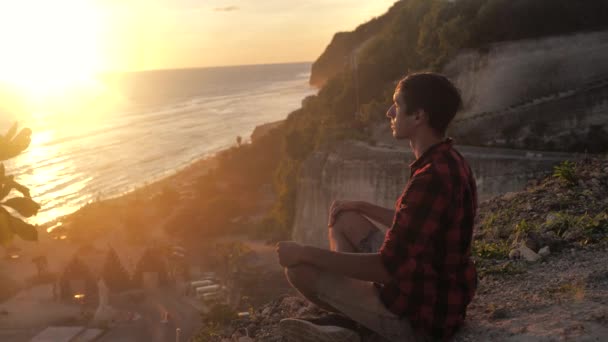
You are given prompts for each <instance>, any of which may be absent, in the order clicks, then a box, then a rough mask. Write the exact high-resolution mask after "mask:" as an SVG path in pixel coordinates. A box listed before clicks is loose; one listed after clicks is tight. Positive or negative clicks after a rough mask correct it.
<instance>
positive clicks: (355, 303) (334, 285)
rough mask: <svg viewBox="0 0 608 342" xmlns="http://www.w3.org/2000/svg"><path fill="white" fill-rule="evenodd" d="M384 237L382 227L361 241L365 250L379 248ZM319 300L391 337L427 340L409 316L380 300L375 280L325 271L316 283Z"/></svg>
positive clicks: (394, 338) (370, 251)
mask: <svg viewBox="0 0 608 342" xmlns="http://www.w3.org/2000/svg"><path fill="white" fill-rule="evenodd" d="M383 241H384V233H382V232H381V231H377V232H374V233H372V234H370V236H368V237H367V238H365V239H363V241H361V244H360V246H359V249H360V250H361V251H362V252H367V253H373V252H377V251H378V250H379V249H380V246H382V243H383ZM315 289H316V293H317V297H318V298H319V300H321V301H323V302H325V303H327V304H329V305H331V306H332V307H333V308H335V309H337V310H339V311H340V312H341V313H343V314H344V315H346V316H348V317H349V318H351V319H352V320H354V321H356V322H358V323H359V324H361V325H363V326H365V327H366V328H368V329H370V330H372V331H374V332H376V333H377V334H379V335H381V336H383V337H385V338H386V339H388V340H389V341H403V342H407V341H425V339H424V338H422V337H419V336H417V335H416V334H415V333H414V332H413V330H412V327H411V326H410V323H409V322H408V321H407V319H406V318H401V317H398V316H397V315H395V314H394V313H392V312H391V311H389V310H388V309H387V308H386V306H384V303H382V301H381V300H380V297H379V294H378V289H377V288H376V286H375V285H374V283H373V282H369V281H361V280H357V279H352V278H347V277H343V276H337V275H334V274H329V273H326V272H322V273H321V275H320V276H319V278H318V279H317V282H316V284H315Z"/></svg>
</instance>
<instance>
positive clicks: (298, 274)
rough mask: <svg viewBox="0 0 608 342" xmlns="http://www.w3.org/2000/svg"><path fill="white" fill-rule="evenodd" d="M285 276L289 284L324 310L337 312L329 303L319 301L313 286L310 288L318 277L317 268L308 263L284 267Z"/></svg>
mask: <svg viewBox="0 0 608 342" xmlns="http://www.w3.org/2000/svg"><path fill="white" fill-rule="evenodd" d="M285 276H286V277H287V280H288V281H289V283H290V284H291V286H293V287H294V288H295V289H296V290H298V292H300V293H301V294H302V295H303V296H304V297H305V298H306V299H308V300H309V301H311V302H312V303H314V304H316V305H317V306H319V307H320V308H322V309H324V310H327V311H331V312H339V311H338V310H336V309H335V308H333V307H332V306H330V305H329V304H327V303H325V302H323V301H321V300H320V299H319V298H318V297H317V294H316V293H315V290H314V288H312V286H314V285H313V284H315V282H316V280H317V278H318V277H319V270H318V269H317V268H315V267H313V266H309V265H298V266H294V267H289V268H285ZM311 285H312V286H311Z"/></svg>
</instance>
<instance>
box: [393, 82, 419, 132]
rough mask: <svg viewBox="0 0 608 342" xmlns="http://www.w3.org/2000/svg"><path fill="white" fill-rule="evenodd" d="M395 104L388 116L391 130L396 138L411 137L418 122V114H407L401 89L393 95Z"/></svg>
mask: <svg viewBox="0 0 608 342" xmlns="http://www.w3.org/2000/svg"><path fill="white" fill-rule="evenodd" d="M393 102H394V103H393V106H392V107H391V108H390V109H389V110H388V112H387V113H386V116H387V117H388V118H389V119H391V130H392V131H393V137H394V138H395V139H411V138H412V136H413V133H414V131H415V128H416V125H417V124H418V122H417V120H416V119H415V118H416V115H415V114H414V113H412V114H411V115H408V114H406V111H407V110H406V108H405V102H404V101H403V96H401V93H400V91H396V92H395V94H394V95H393Z"/></svg>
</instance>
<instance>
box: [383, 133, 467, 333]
mask: <svg viewBox="0 0 608 342" xmlns="http://www.w3.org/2000/svg"><path fill="white" fill-rule="evenodd" d="M410 168H411V175H410V179H409V181H408V183H407V185H406V187H405V190H404V191H403V194H402V195H401V197H400V198H399V199H398V200H397V202H396V205H395V206H396V208H395V209H396V211H395V217H394V219H393V225H392V227H391V229H389V230H388V232H387V233H386V237H385V240H384V244H383V245H382V247H381V249H380V255H381V258H382V262H383V263H384V265H385V267H386V269H387V270H388V272H389V273H390V274H391V275H392V277H393V281H392V282H391V283H389V284H385V285H384V286H382V287H381V288H380V298H381V299H382V301H383V302H384V304H385V305H386V307H387V308H388V309H389V310H391V311H392V312H394V313H395V314H397V315H400V316H405V317H407V318H408V319H409V322H410V323H411V325H412V327H413V328H414V329H415V330H417V331H418V332H420V333H422V334H424V335H426V336H428V337H432V338H433V339H438V340H448V339H450V338H451V337H452V336H453V335H454V333H455V332H456V330H457V329H458V327H459V326H460V325H461V324H462V323H463V321H464V318H465V314H466V308H467V305H468V304H469V302H470V301H471V299H472V298H473V295H474V294H475V289H476V286H477V273H476V270H475V265H474V264H473V262H472V260H471V258H470V256H471V240H472V235H473V220H474V218H475V213H476V211H477V191H476V186H475V179H474V178H473V173H472V171H471V168H470V167H469V165H468V164H467V162H466V161H465V160H464V158H463V157H462V155H461V154H460V153H458V152H457V151H456V150H455V149H454V148H453V147H452V139H450V138H447V139H446V140H444V141H442V142H440V143H439V144H436V145H434V146H432V147H431V148H429V149H428V150H427V151H426V152H425V153H424V154H423V155H422V156H420V158H418V159H417V160H416V161H415V162H413V163H412V164H411V165H410Z"/></svg>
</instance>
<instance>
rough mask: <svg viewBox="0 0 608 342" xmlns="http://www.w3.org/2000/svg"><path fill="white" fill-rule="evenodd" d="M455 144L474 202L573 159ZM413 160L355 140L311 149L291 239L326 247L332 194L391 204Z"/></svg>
mask: <svg viewBox="0 0 608 342" xmlns="http://www.w3.org/2000/svg"><path fill="white" fill-rule="evenodd" d="M403 144H404V145H405V144H406V143H403ZM456 149H457V150H458V151H460V152H461V153H462V154H463V155H464V157H465V158H466V159H467V161H468V162H469V165H470V166H471V168H472V169H473V172H474V174H475V178H476V181H477V189H478V192H479V197H480V198H479V199H480V201H483V200H485V199H488V198H491V197H493V196H496V195H500V194H504V193H506V192H511V191H518V190H521V189H523V188H524V187H525V185H526V184H527V183H528V181H529V180H531V179H537V178H539V177H542V176H546V175H549V174H551V173H552V170H553V166H554V165H556V164H557V163H559V162H561V161H563V160H575V159H576V158H578V156H576V155H572V154H566V153H548V152H538V151H525V150H510V149H496V148H483V147H468V146H456ZM413 160H414V155H413V153H411V151H410V149H409V147H390V148H389V147H373V146H369V145H366V144H364V143H361V142H344V143H341V144H340V145H338V146H335V147H334V148H332V150H331V151H318V152H315V153H313V154H312V155H311V156H310V157H309V158H308V159H307V160H306V161H305V162H304V164H303V166H302V170H301V172H300V177H299V179H298V188H297V196H296V215H295V221H294V227H293V239H294V240H296V241H298V242H302V243H305V244H310V245H314V246H318V247H323V248H327V247H328V246H329V243H328V239H327V218H328V214H329V206H330V205H331V202H332V201H334V200H337V199H342V200H362V201H367V202H371V203H374V204H377V205H380V206H384V207H387V208H393V207H394V204H395V201H396V200H397V198H398V197H399V195H400V194H401V192H402V191H403V188H404V186H405V184H406V182H407V179H408V177H409V172H410V169H409V164H410V163H411V162H412V161H413Z"/></svg>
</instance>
